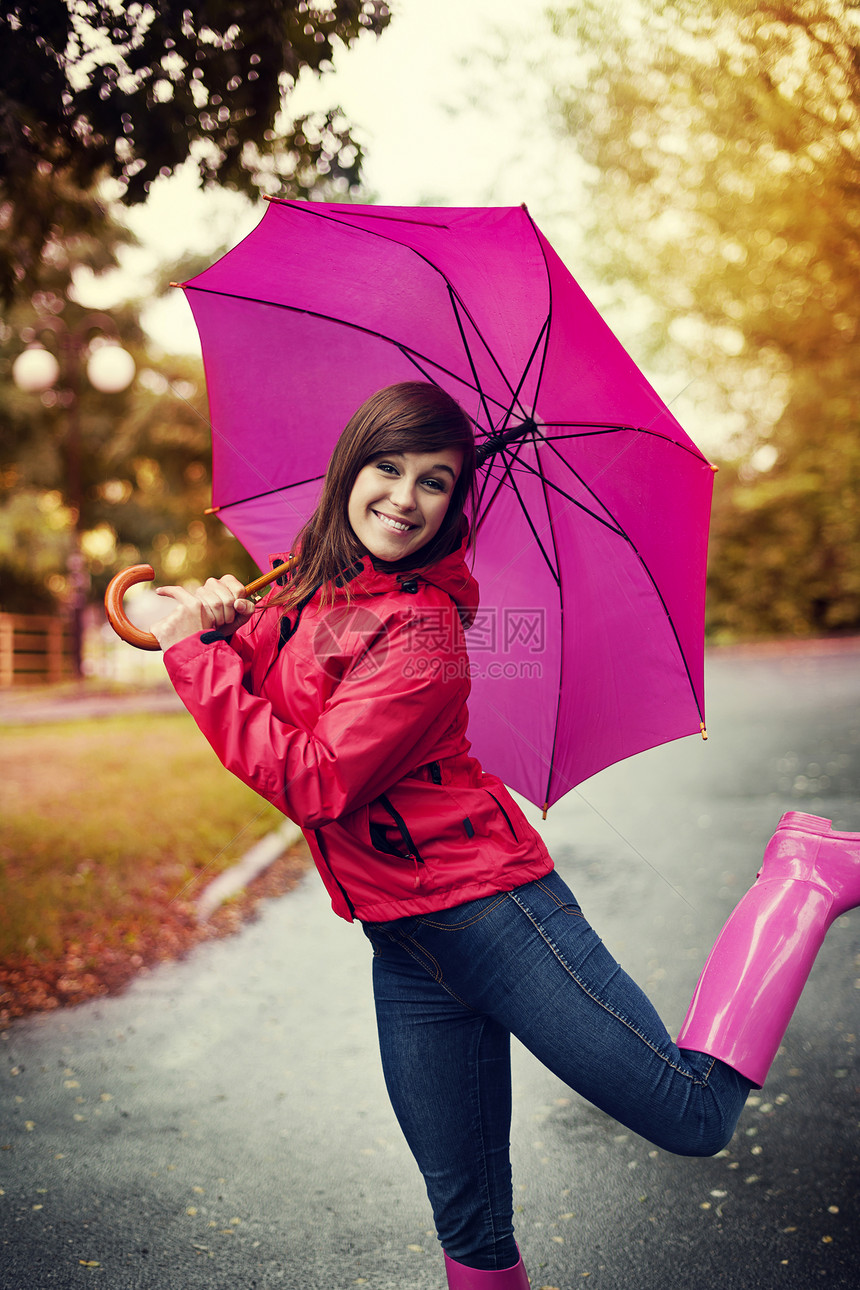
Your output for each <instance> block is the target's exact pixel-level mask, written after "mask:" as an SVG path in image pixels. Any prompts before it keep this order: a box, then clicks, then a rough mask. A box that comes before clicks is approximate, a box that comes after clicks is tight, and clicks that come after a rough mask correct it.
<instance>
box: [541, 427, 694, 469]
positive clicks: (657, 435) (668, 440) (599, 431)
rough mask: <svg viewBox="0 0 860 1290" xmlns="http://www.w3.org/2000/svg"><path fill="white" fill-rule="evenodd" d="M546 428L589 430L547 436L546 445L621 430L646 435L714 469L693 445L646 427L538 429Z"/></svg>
mask: <svg viewBox="0 0 860 1290" xmlns="http://www.w3.org/2000/svg"><path fill="white" fill-rule="evenodd" d="M547 426H563V427H570V428H576V427H581V428H582V429H584V430H587V429H588V428H590V429H591V433H590V434H589V433H586V434H554V435H547V436H546V440H547V442H548V443H549V442H550V441H552V442H557V441H561V440H563V439H588V438H594V437H596V436H597V435H599V434H617V433H618V432H619V431H622V430H626V431H627V432H628V433H630V434H647V435H650V436H651V438H652V439H662V440H663V442H664V443H670V444H671V445H672V447H673V448H680V449H681V450H682V451H683V452H688V453H689V454H690V456H691V457H695V458H696V460H697V461H701V462H703V463H704V464H705V465H706V466H710V467H711V469H712V470H713V469H714V468H713V466H711V463H710V462H709V461H708V459H707V457H705V456H704V454H703V453H701V452H699V450H698V448H697V447H696V445H695V444H686V443H679V442H678V440H677V439H673V438H672V436H671V435H668V434H661V432H660V431H659V430H651V429H650V428H649V427H648V426H628V425H616V424H615V423H613V422H608V421H604V422H601V421H542V422H541V427H540V428H541V430H545V429H546V428H547Z"/></svg>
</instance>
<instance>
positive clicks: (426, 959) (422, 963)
mask: <svg viewBox="0 0 860 1290" xmlns="http://www.w3.org/2000/svg"><path fill="white" fill-rule="evenodd" d="M385 935H386V936H389V937H390V938H391V940H393V941H394V943H395V944H396V945H399V946H400V948H401V949H402V950H405V952H406V953H407V954H408V955H409V957H410V958H411V959H414V960H415V962H416V963H417V964H418V966H419V967H420V968H423V970H424V971H425V972H426V973H427V975H428V976H429V977H431V978H432V980H434V981H435V982H436V984H437V985H441V987H442V989H443V990H444V991H446V993H447V994H450V996H451V998H452V999H455V1000H456V1001H457V1003H459V1004H460V1006H461V1007H462V1008H465V1009H466V1010H467V1012H475V1011H476V1009H475V1008H472V1007H471V1006H470V1005H469V1004H468V1003H467V1002H466V1000H465V999H461V998H460V996H459V994H457V992H456V991H455V990H452V989H451V987H450V986H449V985H448V984H447V982H446V981H445V977H444V975H443V973H442V969H441V967H440V966H439V962H438V960H437V959H436V958H435V956H434V955H433V954H431V953H430V951H429V950H427V949H425V948H424V946H423V945H421V944H420V942H418V941H416V940H415V939H414V938H413V937H411V936H407V935H406V934H401V935H399V936H395V935H393V933H391V932H386V933H385ZM428 963H432V965H433V967H434V968H435V972H431V970H430V968H429V966H428Z"/></svg>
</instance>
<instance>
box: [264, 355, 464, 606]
mask: <svg viewBox="0 0 860 1290" xmlns="http://www.w3.org/2000/svg"><path fill="white" fill-rule="evenodd" d="M444 448H459V449H460V450H461V451H462V453H463V465H462V468H461V470H460V474H459V476H458V478H457V482H456V484H455V485H454V489H453V491H452V493H451V500H450V502H449V503H448V510H447V511H446V513H445V518H444V520H443V521H442V524H441V526H440V528H439V531H438V533H436V535H435V536H434V537H433V538H432V540H431V541H430V542H428V543H427V545H426V546H423V547H421V548H419V550H418V551H416V552H415V554H414V556H412V557H411V559H409V560H405V561H400V562H398V563H397V565H396V566H385V567H392V568H393V567H396V568H397V569H406V568H413V569H415V568H428V567H429V566H430V565H432V564H436V563H437V562H438V561H439V560H441V559H443V558H444V557H445V556H446V555H450V554H451V552H452V551H456V550H457V548H458V547H459V545H460V543H461V542H462V540H463V533H464V529H465V520H464V512H465V509H466V505H467V503H470V504H471V505H472V509H473V510H474V501H475V496H474V490H475V439H474V435H473V432H472V425H471V422H470V421H469V418H468V417H467V416H466V413H465V412H464V411H463V409H462V408H461V407H460V405H459V403H457V401H456V400H455V399H453V398H452V397H451V395H450V394H447V393H446V392H445V391H444V390H441V389H440V388H439V387H438V385H431V384H430V383H429V382H425V381H401V382H400V383H399V384H398V385H388V386H386V387H385V388H384V389H382V390H377V392H376V393H375V394H372V395H371V396H370V398H369V399H367V400H366V401H365V402H364V403H362V405H361V407H360V408H358V410H357V411H356V412H354V413H353V415H352V416H351V417H350V419H349V421H348V422H347V424H346V427H345V428H344V430H343V433H342V434H341V436H340V438H339V439H338V441H337V444H336V445H335V449H334V452H333V453H332V455H331V460H330V461H329V464H328V470H327V471H326V476H325V482H324V484H323V490H322V495H321V496H320V500H319V504H318V506H317V508H316V510H315V511H314V513H313V515H312V516H311V518H310V519H309V520H308V521H307V523H306V524H305V525H304V527H303V528H302V530H301V532H300V533H299V534H298V536H297V538H296V542H295V546H296V547H297V548H298V560H297V562H296V565H295V567H294V570H293V576H292V578H291V580H290V583H289V585H288V586H287V588H286V589H285V590H284V591H283V592H281V593H280V594H279V595H277V596H274V597H272V598H271V599H270V600H269V601H268V604H269V605H279V606H281V607H283V608H286V609H291V608H293V607H294V606H295V605H297V604H299V603H300V602H301V601H303V600H305V599H306V598H307V597H308V596H310V595H312V594H313V592H314V591H315V590H316V589H317V588H318V587H320V586H322V587H323V595H324V596H325V595H326V591H327V588H328V586H329V585H330V584H332V583H333V582H334V580H335V579H336V578H337V577H338V575H339V574H341V573H342V572H343V570H345V569H348V568H349V567H350V566H351V565H353V564H354V563H355V561H356V560H357V559H358V558H359V556H361V555H362V554H363V551H364V548H363V547H362V546H361V544H360V543H359V542H358V539H357V538H356V536H355V534H354V533H353V531H352V528H351V527H350V523H349V519H348V515H347V508H348V505H349V497H350V494H351V492H352V487H353V484H354V483H355V480H356V477H357V475H358V473H359V471H360V470H361V469H362V468H363V467H364V466H366V465H367V463H368V462H369V461H372V460H373V458H374V457H378V456H380V455H382V454H384V453H388V452H392V453H393V452H437V451H440V450H442V449H444Z"/></svg>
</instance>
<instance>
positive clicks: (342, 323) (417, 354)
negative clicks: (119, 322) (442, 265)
mask: <svg viewBox="0 0 860 1290" xmlns="http://www.w3.org/2000/svg"><path fill="white" fill-rule="evenodd" d="M184 289H185V290H186V291H202V292H204V293H205V294H206V295H210V296H221V297H223V298H225V299H227V300H241V301H243V302H245V303H247V304H253V305H265V306H267V307H268V308H269V309H283V310H285V311H286V312H287V313H293V314H303V315H306V316H307V317H308V318H318V319H319V320H320V321H321V322H328V323H332V324H334V326H336V327H346V328H348V329H349V330H350V331H357V332H361V333H362V334H363V335H365V336H372V337H373V338H374V339H375V340H381V341H382V342H383V343H384V344H386V345H392V346H394V348H395V349H399V350H400V352H401V354H403V355H404V357H406V358H408V359H409V360H410V361H412V362H414V363H415V366H416V367H419V364H418V362H417V361H416V360H417V359H421V360H422V361H423V362H425V363H428V364H429V365H430V366H431V367H434V368H435V369H436V370H437V371H439V372H444V374H445V376H448V377H450V378H451V380H452V381H458V382H459V383H460V384H461V385H465V386H466V387H467V388H471V387H470V386H469V382H468V381H465V380H464V379H463V377H462V376H458V374H457V373H456V372H452V371H451V370H450V368H447V367H445V366H444V365H443V364H442V363H437V362H436V360H435V359H433V358H431V357H430V355H429V354H422V353H421V351H420V350H416V349H412V348H410V346H408V345H405V344H404V343H403V342H402V341H398V340H394V339H393V337H391V336H386V335H385V334H384V333H383V332H380V331H374V329H373V328H372V327H362V326H361V325H360V324H359V323H352V322H347V321H346V320H345V319H343V318H335V317H334V316H333V315H332V314H324V313H320V312H319V311H318V310H316V309H302V308H299V306H298V305H287V304H282V303H281V302H280V301H276V300H264V299H262V298H260V297H259V296H242V295H238V294H237V293H236V292H233V291H220V290H218V289H216V288H215V287H197V286H191V285H190V284H186V285H185V288H184ZM419 370H422V369H421V368H420V367H419ZM473 374H474V369H473ZM434 384H437V382H434ZM473 393H475V394H480V395H481V397H482V399H483V398H485V397H486V396H485V395H484V394H483V391H482V390H481V388H480V386H479V385H476V386H475V388H474V390H473ZM492 402H494V403H498V400H497V399H493V400H492ZM498 406H499V407H500V408H503V407H504V404H502V403H498Z"/></svg>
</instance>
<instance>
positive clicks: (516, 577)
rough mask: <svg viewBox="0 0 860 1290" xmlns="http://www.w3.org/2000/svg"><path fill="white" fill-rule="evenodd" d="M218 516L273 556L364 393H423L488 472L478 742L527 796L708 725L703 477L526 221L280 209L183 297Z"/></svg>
mask: <svg viewBox="0 0 860 1290" xmlns="http://www.w3.org/2000/svg"><path fill="white" fill-rule="evenodd" d="M184 287H185V290H186V292H187V297H188V300H189V302H190V305H191V308H192V310H193V313H194V317H195V321H196V323H197V327H198V330H199V332H200V337H201V343H202V349H203V359H204V364H205V368H206V380H207V385H208V391H209V401H210V412H211V421H212V433H213V480H214V483H213V503H214V504H215V505H216V507H217V508H218V510H219V514H220V516H221V518H222V520H223V521H224V522H225V523H226V524H227V525H228V527H229V528H230V529H231V530H232V532H233V533H235V535H236V536H237V537H238V538H239V540H240V541H241V542H242V543H243V545H244V546H245V547H246V548H247V549H248V550H249V551H250V553H251V554H252V555H253V556H254V558H255V559H256V560H257V561H258V562H259V563H260V564H261V565H264V564H265V563H266V561H267V559H268V556H269V554H270V553H271V552H273V551H278V550H283V549H284V547H285V545H289V543H290V541H291V540H292V538H293V536H294V535H295V533H296V532H297V530H298V529H299V527H300V526H301V524H302V523H303V522H304V520H305V519H306V518H307V517H308V516H309V515H310V513H311V511H312V510H313V508H314V506H315V504H316V501H317V498H318V496H319V491H320V486H321V480H322V477H323V475H324V473H325V469H326V465H327V463H328V460H329V456H330V454H331V451H332V448H333V447H334V444H335V441H336V440H337V438H338V436H339V434H340V432H341V430H342V429H343V427H344V425H345V424H346V422H347V420H348V419H349V417H350V416H351V415H352V413H353V412H354V411H355V409H356V408H357V407H358V406H359V404H360V403H362V402H363V401H364V399H366V398H367V397H368V396H369V395H370V394H372V393H374V391H376V390H377V389H379V388H381V387H382V386H385V385H390V384H393V383H395V382H397V381H404V380H422V379H424V380H428V381H433V382H435V383H436V384H437V385H439V386H441V387H443V388H444V389H445V390H447V391H448V392H449V393H450V394H452V395H453V396H454V397H455V398H456V399H457V400H458V401H459V402H460V404H461V405H462V406H463V408H464V409H465V411H466V412H467V413H468V415H469V416H470V417H471V418H472V420H473V422H474V426H475V433H476V438H477V442H478V447H479V457H481V458H483V459H484V460H483V464H482V468H481V476H482V479H481V489H480V505H479V507H478V513H477V515H475V516H474V517H473V522H474V524H475V526H476V528H477V545H476V555H475V567H474V572H475V575H476V577H477V578H478V581H479V583H480V587H481V612H480V614H479V617H478V619H477V620H476V623H475V625H474V626H473V627H472V629H471V630H470V632H469V635H468V637H467V643H468V646H469V655H470V660H471V666H472V671H473V688H472V700H471V703H470V712H471V718H470V737H471V739H472V744H473V751H474V752H475V754H476V755H477V756H478V757H479V758H480V759H481V760H482V761H484V762H485V764H486V765H487V767H488V769H491V770H492V771H494V772H495V773H496V774H498V775H500V776H501V778H502V779H504V781H505V782H506V783H507V784H508V785H509V786H510V787H511V788H514V789H516V790H517V791H519V792H521V793H522V794H523V795H524V796H526V797H527V798H529V799H530V800H531V801H533V802H535V803H536V804H537V805H540V806H546V805H547V804H551V803H552V802H554V801H557V800H558V799H559V798H560V797H562V796H563V795H564V794H565V793H566V792H568V791H569V790H570V789H571V788H573V787H574V786H575V785H576V784H578V783H580V782H582V781H583V780H584V779H587V778H588V777H589V776H590V775H593V774H594V773H595V772H596V771H599V770H601V769H602V768H603V767H605V766H608V765H610V764H612V763H613V762H615V761H619V760H621V759H622V758H624V757H628V756H630V755H632V754H633V753H636V752H639V751H641V750H643V749H645V748H650V747H653V746H655V745H656V744H660V743H665V742H667V741H668V740H671V739H676V738H679V737H681V736H683V735H688V734H690V733H698V732H699V731H700V730H702V731H703V729H704V725H703V723H704V699H703V670H704V665H703V618H704V597H705V565H706V555H707V532H708V520H709V511H710V499H711V491H712V481H713V473H712V468H711V467H710V465H709V464H708V462H707V460H706V459H705V458H704V457H703V456H702V454H701V453H700V452H699V450H698V449H697V448H696V447H695V445H694V444H693V443H692V441H691V440H690V439H689V438H688V436H687V435H686V434H685V432H684V430H683V429H682V428H681V426H680V425H679V424H678V422H677V421H676V420H675V418H674V416H673V415H672V413H671V412H670V411H669V409H668V408H667V407H666V406H665V405H664V404H663V403H662V402H661V400H660V399H659V398H658V396H657V394H656V393H655V392H654V390H653V389H652V388H651V386H650V385H649V384H648V382H647V381H646V380H645V378H644V377H643V375H642V373H641V372H640V371H639V370H638V368H637V367H636V365H635V364H634V363H633V361H632V359H631V358H630V357H629V356H628V354H627V353H626V352H625V350H624V349H623V348H622V346H621V345H620V344H619V342H618V340H617V339H616V338H615V336H614V335H613V334H612V332H611V331H610V330H609V328H608V327H607V326H606V324H605V323H604V321H603V320H602V318H601V317H600V315H599V314H598V313H597V311H596V310H595V309H594V307H593V306H592V305H591V304H590V302H589V301H588V299H587V298H586V296H585V295H584V294H583V292H582V291H581V289H580V288H579V287H578V286H577V284H576V282H575V281H574V280H573V278H572V277H571V275H570V273H569V272H568V270H567V269H566V268H565V266H564V265H563V264H562V262H561V260H560V259H559V257H558V256H557V255H556V253H555V252H554V251H553V249H552V247H551V246H550V245H549V243H548V242H547V240H546V238H545V237H544V236H543V235H542V234H541V232H540V230H539V229H538V228H537V227H536V225H535V223H534V221H533V220H532V219H531V217H530V215H529V214H528V212H527V211H526V210H525V208H524V207H515V208H512V209H508V208H491V209H454V208H431V207H416V208H395V207H382V206H352V205H347V204H343V205H341V204H334V205H326V204H323V203H316V202H292V201H272V202H271V203H270V205H269V207H268V208H267V211H266V214H265V216H264V218H263V219H262V221H261V223H260V224H259V225H258V227H257V228H256V229H255V230H254V231H253V232H252V233H251V234H250V235H249V236H248V237H247V238H245V240H244V241H243V242H241V243H240V244H239V246H237V247H236V248H235V249H234V250H232V251H230V252H229V253H228V254H227V255H226V256H224V257H223V258H222V259H221V260H219V261H218V262H217V263H216V264H214V265H213V266H212V267H211V268H209V269H207V270H206V271H205V272H204V273H202V274H200V275H199V276H197V277H196V278H194V279H192V280H191V281H189V282H187V283H185V284H184Z"/></svg>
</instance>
